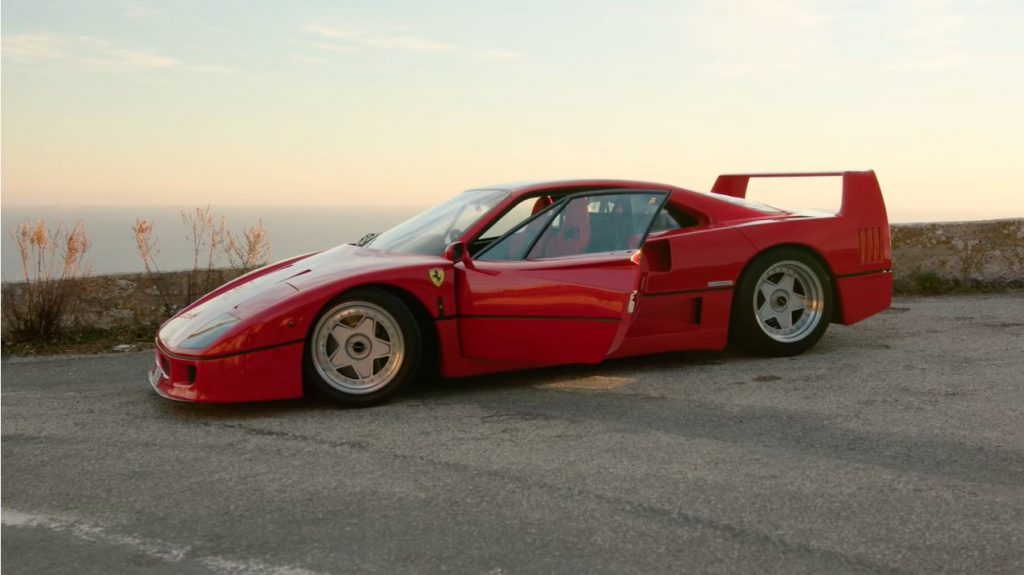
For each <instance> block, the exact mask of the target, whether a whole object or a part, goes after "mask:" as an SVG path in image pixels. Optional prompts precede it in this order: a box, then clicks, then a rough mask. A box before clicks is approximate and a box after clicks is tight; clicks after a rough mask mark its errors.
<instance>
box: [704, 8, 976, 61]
mask: <svg viewBox="0 0 1024 575" xmlns="http://www.w3.org/2000/svg"><path fill="white" fill-rule="evenodd" d="M697 7H698V8H697V9H696V10H694V11H693V12H692V14H691V16H692V18H691V20H690V22H689V25H690V27H691V29H690V30H689V34H688V36H687V37H688V38H689V39H690V40H689V41H690V42H691V43H692V49H693V50H694V53H696V54H698V55H699V57H700V58H701V59H702V60H703V62H704V65H703V68H704V70H705V71H707V72H708V73H710V74H712V75H715V76H720V77H725V78H735V77H743V76H757V77H765V76H789V75H793V74H799V73H824V72H832V73H834V72H841V71H844V70H846V71H848V70H859V71H878V70H882V71H904V72H906V71H918V72H930V71H942V70H950V69H955V68H960V67H963V66H964V65H965V64H966V63H967V62H969V61H970V60H971V54H970V52H969V50H968V49H967V45H968V42H967V37H966V32H967V31H968V30H969V29H971V28H972V20H971V19H972V15H976V14H975V12H976V6H973V7H972V5H970V4H968V3H955V2H949V1H947V0H906V1H905V2H882V1H875V2H862V3H856V4H851V3H843V2H838V3H837V2H825V1H823V0H779V1H777V2H771V3H765V2H761V1H760V0H736V1H734V2H728V3H723V2H718V1H717V0H703V1H702V2H700V3H699V4H698V5H697ZM973 27H976V26H973Z"/></svg>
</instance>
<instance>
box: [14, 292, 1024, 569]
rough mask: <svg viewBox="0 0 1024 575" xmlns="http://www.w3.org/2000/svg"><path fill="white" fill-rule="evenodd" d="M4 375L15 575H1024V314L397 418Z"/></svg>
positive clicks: (728, 356)
mask: <svg viewBox="0 0 1024 575" xmlns="http://www.w3.org/2000/svg"><path fill="white" fill-rule="evenodd" d="M150 361H151V355H150V353H149V352H142V353H136V354H129V355H107V356H94V357H81V358H57V359H42V360H18V359H15V360H5V361H4V363H3V374H2V375H3V382H2V408H3V412H2V413H3V416H2V480H3V488H2V506H3V512H2V517H3V527H2V562H3V571H4V572H5V573H53V574H59V573H76V574H78V573H101V572H102V573H179V572H194V573H225V574H250V573H253V574H263V573H279V572H280V573H296V574H297V573H338V572H367V573H388V574H393V573H436V572H453V573H481V574H499V573H537V572H544V573H548V572H550V573H656V572H665V573H679V572H706V573H719V572H722V573H752V572H760V573H773V572H774V573H787V574H789V573H830V574H831V573H847V572H917V573H936V572H963V573H1021V572H1024V294H1011V295H994V296H980V297H970V298H965V297H946V298H934V299H903V300H898V301H897V302H896V304H895V305H894V308H893V309H892V310H891V311H889V312H887V313H885V314H883V315H881V316H879V317H876V318H872V319H870V320H868V321H866V322H864V323H862V324H860V325H857V326H854V327H851V328H843V327H837V326H833V327H832V328H831V329H830V330H829V332H828V333H827V334H826V336H825V338H824V339H823V340H822V342H821V343H820V344H819V345H818V347H816V348H815V349H814V350H812V351H811V352H809V353H808V354H806V355H804V356H801V357H798V358H792V359H775V360H767V359H757V358H751V357H746V356H743V355H741V354H738V353H732V352H729V353H723V354H713V353H699V354H696V353H683V354H670V355H663V356H657V357H653V358H640V359H635V360H625V361H618V362H611V363H607V364H605V365H602V366H596V367H574V368H566V369H555V370H544V371H535V372H529V373H521V374H514V375H506V376H497V377H482V378H475V379H472V380H465V381H450V382H440V383H435V384H431V385H426V386H421V387H419V388H417V389H414V390H411V391H410V392H407V393H406V394H405V395H403V396H402V397H401V398H400V399H398V400H397V401H395V402H393V403H391V404H388V405H386V406H383V407H378V408H372V409H363V410H353V409H341V408H335V407H333V406H330V405H326V404H320V403H312V402H305V401H299V402H286V403H277V404H262V405H248V406H234V407H216V406H194V405H181V404H176V403H172V402H168V401H165V400H162V399H160V398H158V397H157V396H156V395H155V394H154V393H153V392H152V391H151V390H150V389H149V387H148V385H147V383H146V380H145V372H146V369H147V368H148V367H149V363H150Z"/></svg>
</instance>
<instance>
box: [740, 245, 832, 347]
mask: <svg viewBox="0 0 1024 575" xmlns="http://www.w3.org/2000/svg"><path fill="white" fill-rule="evenodd" d="M733 302H734V303H733V310H732V322H731V324H732V325H731V328H730V330H729V335H730V338H731V339H732V341H733V343H735V344H736V345H738V346H740V347H742V348H744V349H746V350H748V351H751V352H754V353H758V354H763V355H774V356H785V355H795V354H798V353H802V352H804V351H806V350H807V349H808V348H810V347H811V346H813V345H814V344H815V343H816V342H817V341H818V340H819V339H820V338H821V336H822V335H823V334H824V333H825V330H826V329H828V324H829V321H830V318H831V316H832V285H831V283H830V281H829V276H828V274H827V272H826V271H825V270H824V268H823V267H822V265H821V264H820V263H818V261H817V259H816V258H814V257H813V256H811V255H809V254H808V253H806V252H804V251H802V250H799V249H795V248H780V249H777V250H772V251H770V252H767V253H765V254H762V255H761V256H759V257H758V258H756V259H755V260H754V261H753V262H751V264H750V265H749V266H748V267H747V269H746V270H744V272H743V275H742V276H741V277H740V283H739V285H738V286H737V290H736V296H735V298H734V300H733Z"/></svg>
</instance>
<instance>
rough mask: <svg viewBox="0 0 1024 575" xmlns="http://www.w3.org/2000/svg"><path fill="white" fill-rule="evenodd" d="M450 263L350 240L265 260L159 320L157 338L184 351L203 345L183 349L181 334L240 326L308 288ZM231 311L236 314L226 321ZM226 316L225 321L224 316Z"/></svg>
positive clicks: (184, 336)
mask: <svg viewBox="0 0 1024 575" xmlns="http://www.w3.org/2000/svg"><path fill="white" fill-rule="evenodd" d="M444 263H450V262H447V261H446V260H444V259H443V258H440V257H437V256H422V255H414V254H400V253H394V252H383V251H378V250H371V249H368V248H363V247H359V246H355V245H351V244H345V245H341V246H338V247H335V248H332V249H330V250H326V251H323V252H319V253H316V254H312V255H309V256H304V257H300V258H296V259H294V260H291V261H289V262H284V263H283V264H274V265H271V266H268V268H267V269H266V271H261V270H258V271H256V272H253V273H252V274H249V276H244V277H242V278H240V279H239V280H236V281H235V282H232V283H228V284H225V286H224V287H222V288H219V289H218V290H215V291H214V292H212V294H211V295H209V296H206V297H204V298H203V299H200V300H199V301H198V302H197V303H195V304H193V305H191V306H189V307H187V308H185V309H184V310H182V311H181V312H179V313H178V314H177V315H175V316H174V317H172V318H171V319H169V320H168V321H167V322H166V323H164V324H163V325H162V326H161V328H160V332H159V339H160V343H161V344H162V345H164V346H165V347H167V348H169V349H171V350H174V351H180V352H184V353H195V352H199V351H202V348H194V349H188V347H189V346H188V345H187V344H186V343H185V340H186V339H188V338H190V337H192V336H193V335H194V334H196V333H197V332H202V331H205V330H207V329H212V326H216V325H226V324H227V323H230V324H231V326H230V327H229V328H228V329H224V330H222V334H223V336H224V337H228V336H230V335H231V334H232V333H237V332H238V331H239V330H240V329H243V328H244V326H245V324H246V322H247V320H249V319H250V318H252V317H254V316H256V315H258V314H260V313H261V312H263V311H265V310H267V309H269V308H270V307H271V306H274V305H275V304H278V303H280V302H281V301H282V300H286V299H288V298H291V297H295V296H297V295H298V294H299V293H301V292H306V291H312V290H316V289H319V288H322V287H324V286H330V285H334V284H338V283H342V282H346V281H351V280H354V279H358V278H359V277H362V276H367V275H380V274H381V273H386V272H388V271H397V270H402V269H404V268H407V267H419V266H423V265H438V264H444ZM230 317H233V318H235V319H237V320H238V321H237V322H231V321H230ZM226 318H227V319H228V320H229V321H228V322H225V319H226Z"/></svg>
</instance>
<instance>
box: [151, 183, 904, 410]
mask: <svg viewBox="0 0 1024 575" xmlns="http://www.w3.org/2000/svg"><path fill="white" fill-rule="evenodd" d="M804 176H835V177H841V178H842V185H843V193H842V207H841V208H840V209H839V211H838V212H837V213H831V212H828V213H826V212H809V211H791V210H783V209H778V208H774V207H771V206H767V205H764V204H759V203H756V202H752V201H748V200H746V199H745V196H746V190H747V183H748V181H749V180H750V178H755V177H804ZM891 267H892V259H891V254H890V243H889V225H888V222H887V217H886V212H885V204H884V202H883V200H882V193H881V190H880V189H879V186H878V180H877V179H876V177H875V174H874V172H870V171H867V172H829V173H814V174H807V173H799V174H741V175H726V176H720V177H719V178H718V180H717V181H716V182H715V185H714V187H713V188H712V190H711V193H710V194H706V193H698V192H693V191H690V190H686V189H682V188H676V187H673V186H668V185H664V184H654V183H648V182H633V181H617V180H576V181H560V182H543V183H524V184H512V185H501V186H488V187H485V188H480V189H475V190H470V191H467V192H463V193H462V194H459V195H458V196H456V197H455V198H453V199H451V200H450V201H448V202H446V203H443V204H441V205H439V206H437V207H435V208H433V209H430V210H428V211H426V212H424V213H422V214H420V215H418V216H416V217H414V218H412V219H410V220H408V221H406V222H404V223H402V224H400V225H398V226H396V227H394V228H392V229H390V230H388V231H386V232H384V233H382V234H379V235H373V236H368V237H365V238H363V239H362V240H361V241H359V242H358V243H356V244H346V245H341V246H338V247H336V248H333V249H330V250H326V251H323V252H319V253H316V254H309V255H303V256H299V257H295V258H292V259H289V260H285V261H282V262H279V263H276V264H273V265H270V266H267V267H264V268H262V269H259V270H256V271H254V272H252V273H249V274H247V275H245V276H242V277H240V278H238V279H236V280H234V281H232V282H229V283H227V284H225V285H223V286H221V287H220V288H218V289H217V290H215V291H213V292H211V293H209V294H207V295H206V296H204V297H203V298H201V299H200V300H198V301H196V302H195V303H193V304H192V305H190V306H188V307H187V308H185V309H184V310H182V311H181V312H180V313H178V314H177V315H175V316H174V317H172V318H171V319H170V320H168V321H167V322H166V323H164V324H163V326H161V328H160V331H159V334H158V335H157V338H156V365H155V366H154V368H153V370H152V371H151V372H150V376H149V379H150V383H151V384H152V386H153V388H154V389H155V390H156V391H157V392H158V393H159V394H160V395H162V396H164V397H167V398H170V399H178V400H184V401H198V402H225V403H226V402H242V401H264V400H272V399H286V398H297V397H301V396H302V395H303V394H304V393H305V392H306V391H309V390H313V391H319V392H321V393H323V394H325V395H327V396H328V397H330V398H333V399H335V400H338V401H340V402H343V403H348V404H354V405H368V404H374V403H379V402H381V401H383V400H385V399H387V398H389V397H391V396H392V395H393V394H394V393H395V392H397V391H398V390H400V389H401V388H402V387H403V386H405V385H406V384H407V383H409V382H410V381H411V380H413V379H414V378H416V377H417V375H418V374H421V373H439V374H440V375H441V376H443V377H463V376H469V375H478V374H484V373H492V372H499V371H508V370H516V369H525V368H536V367H543V366H551V365H560V364H572V363H588V364H594V363H599V362H600V361H602V360H604V359H607V358H619V357H628V356H633V355H641V354H649V353H661V352H669V351H677V350H697V349H701V350H717V349H723V348H724V347H725V346H726V344H727V343H728V342H730V341H731V342H732V343H734V344H735V345H737V346H739V347H741V348H743V349H745V350H748V351H750V352H752V353H757V354H764V355H772V356H785V355H793V354H797V353H801V352H803V351H805V350H807V349H808V348H810V347H811V346H813V345H814V344H815V342H817V341H818V339H820V338H821V336H822V334H824V332H825V329H826V328H828V324H829V323H831V322H837V323H842V324H845V325H849V324H853V323H856V322H858V321H860V320H862V319H864V318H866V317H868V316H871V315H873V314H876V313H878V312H881V311H882V310H885V309H886V308H888V307H889V305H890V302H891V298H892V275H891V273H890V270H891Z"/></svg>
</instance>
